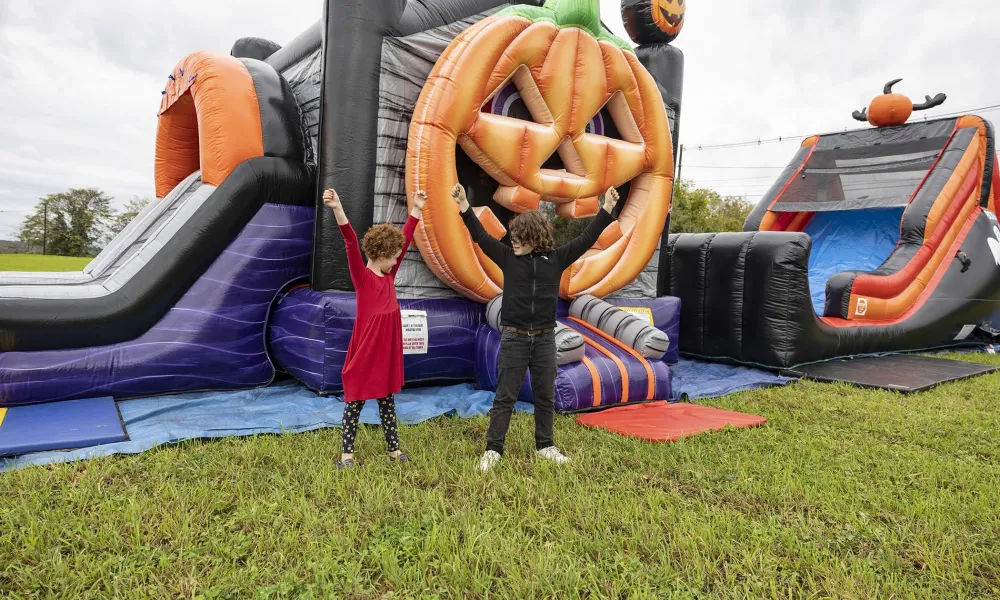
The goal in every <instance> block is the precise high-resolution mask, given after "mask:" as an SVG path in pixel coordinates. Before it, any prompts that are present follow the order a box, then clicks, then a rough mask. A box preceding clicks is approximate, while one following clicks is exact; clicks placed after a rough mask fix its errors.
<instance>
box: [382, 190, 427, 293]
mask: <svg viewBox="0 0 1000 600" xmlns="http://www.w3.org/2000/svg"><path fill="white" fill-rule="evenodd" d="M426 203H427V194H425V193H423V192H416V193H415V194H413V209H412V210H410V216H409V217H408V218H407V219H406V224H405V225H403V251H402V252H400V253H399V258H398V259H396V266H395V267H393V268H392V271H391V272H390V275H392V276H393V277H395V276H396V272H397V271H399V266H400V265H402V264H403V257H404V256H406V251H407V250H408V249H409V248H410V244H411V243H412V242H413V232H414V231H416V230H417V223H419V222H420V215H422V214H423V212H424V205H425V204H426Z"/></svg>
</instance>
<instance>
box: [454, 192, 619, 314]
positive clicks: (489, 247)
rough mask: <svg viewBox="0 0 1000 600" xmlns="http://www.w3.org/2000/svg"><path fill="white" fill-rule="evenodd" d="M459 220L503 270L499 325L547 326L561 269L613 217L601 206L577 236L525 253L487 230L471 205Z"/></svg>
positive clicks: (590, 242) (597, 236) (593, 238)
mask: <svg viewBox="0 0 1000 600" xmlns="http://www.w3.org/2000/svg"><path fill="white" fill-rule="evenodd" d="M462 220H463V221H465V226H466V227H468V228H469V233H470V234H471V235H472V241H473V242H475V243H476V244H479V247H480V248H482V250H483V253H484V254H486V256H488V257H489V258H490V260H492V261H493V262H495V263H496V264H497V266H498V267H500V268H501V269H502V270H503V288H504V290H503V312H502V313H501V318H500V319H501V325H505V326H508V327H516V328H518V329H547V328H549V327H555V325H556V305H557V304H558V302H559V282H560V280H561V279H562V273H563V271H565V270H566V268H567V267H569V266H570V265H571V264H573V263H574V262H576V260H577V259H579V258H580V257H581V256H583V255H584V253H585V252H586V251H587V250H589V249H590V247H591V246H593V245H594V244H595V243H596V242H597V239H598V238H599V237H601V233H603V232H604V230H605V229H606V228H607V227H608V225H610V224H611V223H612V222H613V221H614V217H612V216H611V215H610V214H609V213H608V212H607V211H606V210H604V209H603V208H601V210H600V212H598V213H597V216H596V217H594V220H593V221H592V222H591V223H590V225H588V226H587V229H585V230H584V231H583V233H581V234H580V237H578V238H576V239H575V240H573V241H572V242H570V243H568V244H566V245H565V246H562V247H560V248H557V249H555V250H553V251H552V252H532V253H531V254H528V255H525V256H517V255H516V254H514V250H513V249H511V248H510V246H507V245H506V244H503V243H501V242H500V241H498V240H497V239H496V238H494V237H493V236H491V235H490V234H489V233H487V231H486V230H485V229H483V225H482V224H481V223H480V222H479V219H478V218H476V214H475V213H474V212H473V211H472V209H471V208H470V209H469V210H466V211H465V212H464V213H462Z"/></svg>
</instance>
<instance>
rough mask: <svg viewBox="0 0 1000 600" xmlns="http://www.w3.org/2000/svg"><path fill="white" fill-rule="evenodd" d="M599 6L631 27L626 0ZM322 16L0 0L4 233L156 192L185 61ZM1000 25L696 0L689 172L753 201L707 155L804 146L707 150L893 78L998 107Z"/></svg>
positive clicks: (923, 90)
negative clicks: (35, 209)
mask: <svg viewBox="0 0 1000 600" xmlns="http://www.w3.org/2000/svg"><path fill="white" fill-rule="evenodd" d="M601 8H602V13H603V20H604V21H605V23H607V24H608V25H609V26H610V27H611V29H612V30H613V31H614V32H615V33H617V34H618V35H621V36H622V37H626V34H625V31H624V27H623V26H622V24H621V19H620V17H619V13H618V11H619V2H618V1H617V0H601ZM321 14H322V0H297V1H296V0H285V1H282V2H276V1H274V0H269V1H264V0H244V1H239V2H237V1H236V0H172V1H171V2H162V1H158V0H157V1H154V0H131V1H129V2H120V1H112V0H89V1H87V2H66V1H65V0H30V2H29V1H24V2H0V78H2V81H3V82H4V86H3V87H2V88H0V114H2V115H3V125H2V126H0V238H4V237H9V236H10V235H11V233H12V231H13V230H14V229H15V228H16V225H17V223H19V222H20V220H21V219H22V218H23V216H24V214H25V213H24V212H12V211H25V210H27V209H30V208H31V207H32V206H33V205H34V203H35V200H36V199H37V198H38V197H40V196H44V195H45V194H49V193H54V192H59V191H63V190H65V189H67V188H68V187H71V186H75V187H82V186H95V187H100V188H101V189H103V190H105V191H106V192H108V193H109V194H111V195H113V196H115V197H116V199H117V200H118V201H119V202H123V201H125V200H127V199H128V198H130V197H131V196H133V195H151V194H152V191H153V162H152V161H153V145H154V139H155V133H156V117H155V115H156V109H157V107H158V106H159V101H160V90H161V89H162V88H163V81H164V78H165V76H166V74H167V73H169V72H170V70H171V69H172V67H173V66H174V64H176V62H177V61H178V60H179V59H181V58H182V57H183V56H185V55H186V54H188V53H190V52H193V51H195V50H200V49H212V50H218V51H222V52H228V51H229V49H230V47H231V46H232V43H233V42H234V41H235V40H236V39H238V38H240V37H244V36H258V37H264V38H268V39H272V40H274V41H276V42H278V43H281V44H284V43H287V42H288V41H289V40H291V39H292V38H293V37H294V36H295V35H297V34H298V33H300V32H301V31H303V30H304V29H306V28H307V27H308V26H309V25H311V24H312V23H314V22H315V21H316V20H317V19H318V18H319V17H320V15H321ZM959 16H961V18H959ZM998 23H1000V4H998V3H995V2H991V1H990V0H954V1H953V2H951V3H948V4H947V6H945V5H943V4H940V3H937V4H930V3H914V2H909V1H906V0H879V1H878V2H870V1H869V2H862V1H861V0H837V1H835V0H813V1H811V2H802V1H801V0H757V1H755V2H745V1H738V0H693V1H691V2H689V3H688V7H687V23H686V25H685V30H684V31H683V33H681V35H680V37H679V38H678V40H677V41H676V42H675V45H676V46H677V47H679V48H681V49H682V50H683V51H684V53H685V55H686V61H687V62H686V68H685V89H684V106H683V117H682V123H681V142H682V143H684V144H685V146H686V147H687V151H686V154H685V157H684V164H685V167H684V173H683V175H684V177H686V178H694V179H695V180H696V181H697V182H699V183H702V184H705V185H708V186H713V187H716V188H718V189H719V190H720V191H722V192H724V193H733V194H737V193H746V194H748V195H749V196H751V197H756V196H757V195H759V194H762V193H763V191H764V190H765V189H766V188H767V187H768V185H770V183H771V181H770V180H769V179H768V177H769V176H773V175H774V174H775V173H777V170H776V169H704V168H700V167H696V165H702V166H715V167H732V166H775V167H780V166H783V165H784V164H785V163H786V162H787V161H788V160H789V158H790V157H791V156H792V154H794V152H795V148H796V146H797V142H792V143H784V144H772V145H765V146H761V147H759V148H756V147H754V148H741V149H737V150H726V151H707V150H706V151H702V152H698V151H697V149H696V148H697V146H698V144H715V143H719V142H731V141H742V140H746V139H753V138H756V137H758V136H759V137H762V138H767V137H773V136H778V135H795V134H805V133H814V132H815V133H820V132H824V131H829V130H837V129H843V128H845V127H851V128H853V127H856V126H857V125H858V124H857V123H856V122H855V121H853V120H852V119H851V112H852V111H853V110H855V109H860V108H861V107H863V106H865V105H867V103H868V101H869V100H871V98H872V97H873V96H874V95H875V94H878V93H880V92H881V89H882V85H883V84H884V83H885V82H886V81H888V80H889V79H894V78H897V77H903V78H904V81H903V82H902V83H901V84H900V85H899V86H898V88H897V89H898V91H900V92H903V93H906V94H908V95H909V96H911V97H913V98H923V96H924V95H925V94H930V95H933V94H936V93H938V92H946V93H947V94H948V95H949V99H948V102H947V103H946V104H945V105H944V106H943V107H942V108H938V109H935V111H931V112H930V113H929V114H931V115H932V114H934V113H935V112H936V113H942V112H950V111H954V110H958V109H963V108H968V107H975V106H983V105H986V104H998V103H1000V80H998V79H997V78H996V77H995V66H994V65H995V63H996V59H995V57H996V43H995V41H994V40H993V37H991V36H993V34H994V31H995V30H996V27H995V25H996V24H998ZM991 24H992V26H990V25H991ZM991 114H992V116H994V117H996V116H997V115H1000V112H995V113H991ZM987 116H990V115H987ZM751 178H754V179H751ZM733 180H736V181H733Z"/></svg>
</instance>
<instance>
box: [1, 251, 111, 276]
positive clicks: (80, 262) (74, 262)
mask: <svg viewBox="0 0 1000 600" xmlns="http://www.w3.org/2000/svg"><path fill="white" fill-rule="evenodd" d="M91 260H93V259H92V258H89V257H83V258H77V257H75V256H42V255H40V254H0V272H3V271H48V272H60V271H82V270H83V268H84V267H86V266H87V263H89V262H90V261H91Z"/></svg>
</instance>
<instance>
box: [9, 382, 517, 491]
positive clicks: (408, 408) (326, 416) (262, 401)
mask: <svg viewBox="0 0 1000 600" xmlns="http://www.w3.org/2000/svg"><path fill="white" fill-rule="evenodd" d="M492 403H493V393H492V392H483V391H479V390H476V389H475V388H473V387H472V386H471V385H456V386H449V387H440V388H422V389H416V390H407V391H405V392H402V393H399V394H397V395H396V413H397V416H398V417H399V420H400V421H401V422H402V423H406V424H410V425H412V424H414V423H420V422H422V421H427V420H429V419H433V418H435V417H439V416H442V415H454V416H458V417H462V418H467V417H472V416H476V415H485V414H487V413H488V412H489V410H490V405H491V404H492ZM515 408H516V410H518V411H519V412H528V413H530V412H533V411H534V406H532V405H531V404H525V403H523V402H519V403H518V404H517V406H516V407H515ZM118 410H119V411H120V412H121V415H122V421H123V422H124V423H125V430H126V431H127V432H128V435H129V441H127V442H120V443H117V444H107V445H104V446H94V447H91V448H83V449H80V450H71V451H68V452H45V453H40V454H29V455H26V456H22V457H20V458H17V459H9V460H6V461H5V459H0V471H3V470H7V469H11V468H17V467H21V466H27V465H43V464H48V463H52V462H69V461H74V460H81V459H87V458H95V457H99V456H108V455H111V454H138V453H140V452H145V451H146V450H149V449H150V448H153V447H155V446H159V445H161V444H169V443H173V442H179V441H182V440H190V439H199V438H221V437H230V436H245V435H255V434H261V433H283V432H291V433H300V432H303V431H312V430H314V429H322V428H325V427H339V426H340V424H341V422H342V420H343V416H344V403H343V402H342V401H340V399H338V398H334V397H323V396H319V395H317V394H316V393H315V392H312V391H310V390H309V389H307V388H305V387H303V386H302V385H301V384H299V383H297V382H285V383H280V384H277V385H273V386H270V387H266V388H260V389H256V390H246V391H241V392H221V393H220V392H214V393H212V392H207V393H200V394H181V395H177V396H160V397H156V398H138V399H135V400H126V401H123V402H119V403H118ZM361 422H362V423H368V424H377V423H378V422H379V420H378V407H377V405H376V404H375V403H374V402H369V403H367V404H366V405H365V408H364V410H363V411H362V412H361Z"/></svg>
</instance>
